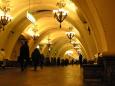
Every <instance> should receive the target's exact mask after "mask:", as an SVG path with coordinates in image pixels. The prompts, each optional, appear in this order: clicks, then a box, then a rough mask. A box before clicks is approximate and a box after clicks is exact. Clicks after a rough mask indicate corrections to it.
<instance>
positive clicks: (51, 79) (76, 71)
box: [0, 65, 99, 86]
mask: <svg viewBox="0 0 115 86" xmlns="http://www.w3.org/2000/svg"><path fill="white" fill-rule="evenodd" d="M0 86H86V85H83V77H82V69H80V67H79V65H68V66H59V67H57V66H54V67H44V68H43V69H40V68H38V70H37V71H33V68H28V69H26V70H25V71H23V72H21V71H20V69H19V68H7V69H5V70H0ZM88 86H96V85H93V84H92V85H88ZM97 86H99V85H97Z"/></svg>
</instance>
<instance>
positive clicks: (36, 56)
mask: <svg viewBox="0 0 115 86" xmlns="http://www.w3.org/2000/svg"><path fill="white" fill-rule="evenodd" d="M31 57H32V63H33V66H34V70H35V71H36V70H37V66H38V63H39V62H40V52H39V50H38V48H35V49H34V51H33V52H32V55H31Z"/></svg>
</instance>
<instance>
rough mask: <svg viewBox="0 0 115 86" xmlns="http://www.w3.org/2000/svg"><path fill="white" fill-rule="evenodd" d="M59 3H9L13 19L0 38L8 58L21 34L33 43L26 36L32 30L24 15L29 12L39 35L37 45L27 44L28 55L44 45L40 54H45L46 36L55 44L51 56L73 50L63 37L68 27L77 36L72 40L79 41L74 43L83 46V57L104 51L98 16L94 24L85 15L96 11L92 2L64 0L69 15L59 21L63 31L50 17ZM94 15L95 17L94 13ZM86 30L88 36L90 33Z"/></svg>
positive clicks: (52, 0) (14, 0)
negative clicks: (29, 51)
mask: <svg viewBox="0 0 115 86" xmlns="http://www.w3.org/2000/svg"><path fill="white" fill-rule="evenodd" d="M59 1H60V0H30V7H29V0H28V1H27V0H12V1H10V5H11V11H10V15H12V16H13V19H12V21H11V22H10V23H9V24H8V25H7V26H6V27H5V31H4V32H1V34H0V38H2V39H4V40H0V47H4V48H5V50H6V53H7V57H8V58H10V57H11V54H12V53H13V52H12V51H13V49H14V47H15V45H16V42H17V40H18V38H19V36H20V35H21V34H23V35H24V36H25V38H27V39H29V40H31V41H34V40H32V37H31V36H29V33H28V30H29V29H30V28H32V27H33V24H32V23H31V22H30V21H29V20H28V19H27V18H26V12H27V11H28V10H29V11H30V12H31V13H32V15H33V16H34V17H35V19H36V20H37V21H36V28H37V29H38V31H37V34H39V35H40V36H39V38H38V39H37V42H36V43H34V42H31V43H29V46H30V49H31V52H32V50H33V49H34V48H35V47H36V46H37V45H38V44H42V45H44V48H43V50H42V51H43V53H44V54H45V53H46V50H47V47H46V42H47V39H48V36H50V39H51V42H52V43H54V44H53V50H52V53H51V55H54V51H55V50H56V51H58V52H57V56H59V57H63V56H64V54H65V52H66V51H67V50H73V46H72V45H71V44H70V43H69V40H68V38H67V36H66V34H65V33H66V32H67V31H68V28H69V27H70V26H72V27H73V28H74V29H73V30H72V31H74V32H75V33H76V34H75V37H74V40H75V41H76V40H78V41H77V42H79V43H80V45H81V46H82V47H81V48H82V49H81V50H82V53H83V55H84V57H86V58H90V57H92V56H94V54H96V53H97V52H104V51H107V44H106V39H105V34H104V32H103V28H100V29H99V27H98V25H97V23H98V24H100V27H101V23H99V22H100V20H99V18H98V16H96V17H97V18H98V20H97V21H96V19H95V15H94V16H93V14H92V15H88V14H90V13H91V10H92V9H93V8H95V7H92V9H91V8H89V7H90V5H91V4H92V3H91V1H89V2H88V0H85V1H84V0H64V1H65V2H66V7H64V9H65V10H67V11H68V12H69V13H68V16H67V18H66V19H65V20H64V22H62V28H59V22H57V21H56V19H55V18H54V15H53V10H55V9H58V7H57V6H56V3H57V2H59ZM19 3H20V4H19ZM95 13H96V14H97V12H96V11H95ZM90 17H91V18H90ZM91 19H92V20H91ZM89 29H90V32H91V34H90V33H89ZM12 32H13V33H12ZM11 40H12V41H11ZM29 42H30V41H29ZM7 43H8V44H7ZM6 44H7V45H6Z"/></svg>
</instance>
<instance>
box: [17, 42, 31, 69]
mask: <svg viewBox="0 0 115 86" xmlns="http://www.w3.org/2000/svg"><path fill="white" fill-rule="evenodd" d="M18 61H19V63H20V66H21V71H24V69H25V68H26V67H27V66H28V63H29V46H28V43H27V41H22V46H21V47H20V55H19V58H18Z"/></svg>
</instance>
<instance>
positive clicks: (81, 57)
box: [79, 53, 83, 66]
mask: <svg viewBox="0 0 115 86" xmlns="http://www.w3.org/2000/svg"><path fill="white" fill-rule="evenodd" d="M82 60H83V56H82V55H81V53H80V54H79V63H80V66H82V64H83V62H82Z"/></svg>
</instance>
